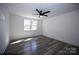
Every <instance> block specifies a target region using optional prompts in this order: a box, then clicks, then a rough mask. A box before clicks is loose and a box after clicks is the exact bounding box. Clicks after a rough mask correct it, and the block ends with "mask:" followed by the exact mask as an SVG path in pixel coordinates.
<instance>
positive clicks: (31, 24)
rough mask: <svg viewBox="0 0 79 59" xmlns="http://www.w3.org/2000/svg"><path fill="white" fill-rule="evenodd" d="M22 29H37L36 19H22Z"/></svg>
mask: <svg viewBox="0 0 79 59" xmlns="http://www.w3.org/2000/svg"><path fill="white" fill-rule="evenodd" d="M24 30H25V31H28V30H37V20H27V19H24Z"/></svg>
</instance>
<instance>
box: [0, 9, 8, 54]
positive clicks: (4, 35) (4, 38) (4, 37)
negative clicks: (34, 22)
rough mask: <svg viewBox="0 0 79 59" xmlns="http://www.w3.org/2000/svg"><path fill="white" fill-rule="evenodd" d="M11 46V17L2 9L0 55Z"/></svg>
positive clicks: (0, 15)
mask: <svg viewBox="0 0 79 59" xmlns="http://www.w3.org/2000/svg"><path fill="white" fill-rule="evenodd" d="M8 44H9V15H8V13H7V12H6V11H4V10H3V9H2V8H1V9H0V54H3V53H4V51H5V49H6V48H7V46H8Z"/></svg>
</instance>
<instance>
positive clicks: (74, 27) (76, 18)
mask: <svg viewBox="0 0 79 59" xmlns="http://www.w3.org/2000/svg"><path fill="white" fill-rule="evenodd" d="M43 35H45V36H48V37H51V38H55V39H57V40H60V41H63V42H67V43H70V44H72V45H76V46H79V10H77V11H73V12H70V13H66V14H62V15H60V16H56V17H52V18H51V19H47V20H44V22H43Z"/></svg>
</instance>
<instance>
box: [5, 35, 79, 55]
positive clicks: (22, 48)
mask: <svg viewBox="0 0 79 59" xmlns="http://www.w3.org/2000/svg"><path fill="white" fill-rule="evenodd" d="M78 54H79V47H76V46H73V45H70V44H67V43H64V42H61V41H58V40H55V39H51V38H48V37H45V36H37V37H32V38H26V39H19V40H18V41H13V42H10V44H9V46H8V48H7V49H6V51H5V53H4V55H78Z"/></svg>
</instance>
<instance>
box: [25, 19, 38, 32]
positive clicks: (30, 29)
mask: <svg viewBox="0 0 79 59" xmlns="http://www.w3.org/2000/svg"><path fill="white" fill-rule="evenodd" d="M25 20H29V21H30V25H27V26H29V27H30V28H29V29H28V30H27V29H25V24H24V31H36V30H38V20H30V19H24V21H25ZM33 21H36V22H37V24H36V25H33ZM32 26H36V30H33V29H32Z"/></svg>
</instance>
